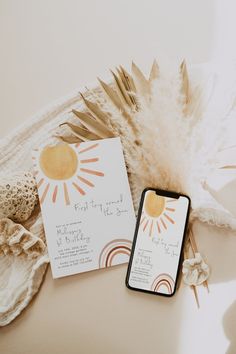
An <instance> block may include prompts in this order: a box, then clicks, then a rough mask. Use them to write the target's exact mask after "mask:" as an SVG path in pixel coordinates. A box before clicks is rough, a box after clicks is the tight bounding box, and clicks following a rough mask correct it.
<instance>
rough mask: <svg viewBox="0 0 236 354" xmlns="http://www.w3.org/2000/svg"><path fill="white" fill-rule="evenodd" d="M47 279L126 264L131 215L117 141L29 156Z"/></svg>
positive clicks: (62, 145) (58, 147) (42, 149)
mask: <svg viewBox="0 0 236 354" xmlns="http://www.w3.org/2000/svg"><path fill="white" fill-rule="evenodd" d="M33 161H34V169H35V178H36V181H37V185H38V194H39V200H40V205H41V210H42V217H43V222H44V228H45V234H46V239H47V246H48V252H49V257H50V263H51V268H52V274H53V278H59V277H63V276H66V275H72V274H75V273H81V272H86V271H89V270H93V269H99V268H105V267H110V266H113V265H117V264H121V263H125V262H128V260H129V256H130V252H131V244H132V239H133V233H134V226H135V215H134V210H133V204H132V199H131V194H130V188H129V183H128V178H127V172H126V167H125V161H124V157H123V151H122V146H121V142H120V139H119V138H111V139H104V140H97V141H89V142H84V143H80V144H73V145H69V144H66V143H59V144H57V145H47V146H43V147H40V148H38V149H34V150H33Z"/></svg>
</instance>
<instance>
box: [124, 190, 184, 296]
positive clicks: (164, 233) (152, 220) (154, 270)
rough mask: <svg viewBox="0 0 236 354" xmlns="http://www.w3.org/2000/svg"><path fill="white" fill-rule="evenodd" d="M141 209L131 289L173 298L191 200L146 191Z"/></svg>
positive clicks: (129, 283)
mask: <svg viewBox="0 0 236 354" xmlns="http://www.w3.org/2000/svg"><path fill="white" fill-rule="evenodd" d="M167 193H168V192H167ZM140 208H141V210H140V211H139V216H138V221H137V226H136V233H135V238H134V245H133V252H132V256H131V260H130V266H129V274H128V280H127V281H128V286H129V287H130V288H133V289H137V290H138V289H139V290H146V291H150V292H155V293H159V294H164V295H167V296H171V295H173V294H174V292H175V288H176V278H177V272H178V267H179V261H180V256H181V250H182V245H183V239H184V233H185V226H186V221H187V215H188V208H189V199H188V198H187V197H186V196H178V195H175V197H174V198H173V197H169V196H166V195H163V193H162V195H158V191H156V190H151V189H150V190H146V191H145V192H144V195H143V197H142V202H141V206H140Z"/></svg>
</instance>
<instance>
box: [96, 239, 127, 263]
mask: <svg viewBox="0 0 236 354" xmlns="http://www.w3.org/2000/svg"><path fill="white" fill-rule="evenodd" d="M131 247H132V242H131V241H129V240H126V239H115V240H113V241H111V242H109V243H107V244H106V245H105V246H104V247H103V249H102V251H101V253H100V256H99V268H107V267H111V266H113V265H117V264H121V263H126V262H128V261H129V257H130V254H131ZM124 255H125V256H126V257H125V258H124Z"/></svg>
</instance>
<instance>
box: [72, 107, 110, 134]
mask: <svg viewBox="0 0 236 354" xmlns="http://www.w3.org/2000/svg"><path fill="white" fill-rule="evenodd" d="M72 112H73V113H74V114H75V115H76V116H77V117H78V118H79V120H80V123H81V124H82V125H83V126H84V127H85V128H87V129H88V130H89V131H90V132H92V133H94V134H96V135H98V136H100V137H101V138H102V139H105V138H111V137H113V136H114V134H113V133H112V132H111V131H110V130H109V129H108V128H107V127H106V126H105V125H104V124H102V123H100V122H98V121H96V120H95V119H94V118H93V117H92V116H90V115H89V114H86V113H83V112H80V111H77V110H75V109H73V110H72Z"/></svg>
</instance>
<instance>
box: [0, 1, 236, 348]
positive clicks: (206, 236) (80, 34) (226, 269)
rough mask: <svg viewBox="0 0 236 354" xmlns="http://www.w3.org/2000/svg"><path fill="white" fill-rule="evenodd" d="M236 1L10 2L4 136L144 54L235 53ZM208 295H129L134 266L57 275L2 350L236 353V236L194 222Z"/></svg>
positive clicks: (144, 63)
mask: <svg viewBox="0 0 236 354" xmlns="http://www.w3.org/2000/svg"><path fill="white" fill-rule="evenodd" d="M234 16H235V5H234V0H232V1H227V0H224V1H221V0H219V1H216V0H215V1H213V0H198V1H195V0H192V1H191V0H186V1H183V0H179V1H169V0H163V1H162V0H153V1H151V0H145V1H139V0H134V1H133V0H128V1H127V0H119V1H118V0H115V1H113V0H109V1H104V0H97V1H95V0H94V1H91V0H86V1H81V0H78V1H73V0H41V1H34V0H28V1H22V0H19V1H17V0H15V1H11V0H6V1H3V0H0V63H1V65H0V121H1V125H0V127H1V128H0V137H4V136H5V135H6V134H7V133H8V132H9V131H10V130H12V129H14V128H15V127H16V126H18V125H19V124H20V123H22V122H23V121H25V120H26V119H29V118H30V116H32V115H33V114H34V113H36V112H37V111H38V110H40V109H41V108H43V107H44V106H45V105H47V104H49V103H50V102H51V101H53V100H54V99H57V98H59V97H61V96H63V95H65V94H67V93H69V92H70V91H73V90H74V89H77V88H79V87H83V86H84V85H86V84H87V83H89V82H93V81H94V80H95V79H96V77H97V76H100V77H104V76H107V73H108V69H109V68H113V67H115V66H116V65H118V64H123V65H125V66H126V67H129V65H130V62H131V60H132V59H134V60H135V61H136V62H137V63H138V64H139V65H140V66H141V67H142V68H143V69H144V71H145V70H146V69H147V67H149V66H150V65H151V62H152V60H153V58H154V57H156V58H157V59H158V61H159V63H160V64H161V65H162V64H163V65H164V64H165V61H166V59H167V58H168V60H175V61H181V60H182V59H183V58H186V59H187V61H188V62H189V63H193V64H200V63H204V62H209V61H220V62H224V61H225V60H226V59H235V58H236V48H235V44H234V43H235V38H234V34H235V32H236V31H235V30H236V26H235V20H234ZM196 234H197V238H198V243H199V246H200V249H201V251H202V253H203V254H205V255H206V256H207V259H208V262H209V264H210V265H211V267H212V276H211V280H210V294H209V295H208V294H207V293H206V290H205V289H204V288H201V289H200V291H199V297H200V302H201V308H200V310H198V309H197V308H196V305H195V302H194V297H193V294H192V292H191V290H190V289H188V288H186V287H181V289H180V291H178V293H177V295H176V296H175V297H174V298H173V299H165V298H164V299H163V298H159V297H155V296H148V295H146V294H141V293H140V294H139V293H135V292H130V291H128V290H127V289H126V288H125V286H124V277H125V272H126V266H119V267H115V268H113V269H110V270H105V271H95V272H90V273H86V274H82V275H76V276H73V277H68V278H65V279H61V280H56V281H55V280H54V281H53V280H52V276H51V271H50V269H49V270H48V272H47V276H46V279H45V282H44V283H43V285H42V288H41V290H40V292H39V294H38V295H37V296H36V298H35V299H34V300H33V301H32V303H31V305H30V307H29V308H28V309H27V310H26V311H24V313H22V315H21V316H20V317H19V318H18V319H17V320H16V321H15V322H14V323H12V324H11V325H9V326H7V327H5V328H3V329H1V330H0V348H1V353H4V354H32V353H33V354H38V353H39V354H42V353H50V354H54V353H63V354H64V353H67V354H72V353H82V354H92V353H95V354H96V353H103V354H104V353H111V354H113V353H114V354H116V353H122V354H126V353H127V354H132V353H136V354H139V353H147V354H152V353H160V354H189V353H191V354H199V353H203V354H207V353H214V354H222V353H226V352H227V353H228V354H234V353H236V336H235V334H236V330H235V328H236V301H235V299H236V270H235V269H236V262H235V249H236V236H235V235H232V234H231V233H229V232H226V231H225V230H221V231H217V230H215V229H213V228H207V227H206V226H204V225H199V224H198V225H196Z"/></svg>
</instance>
